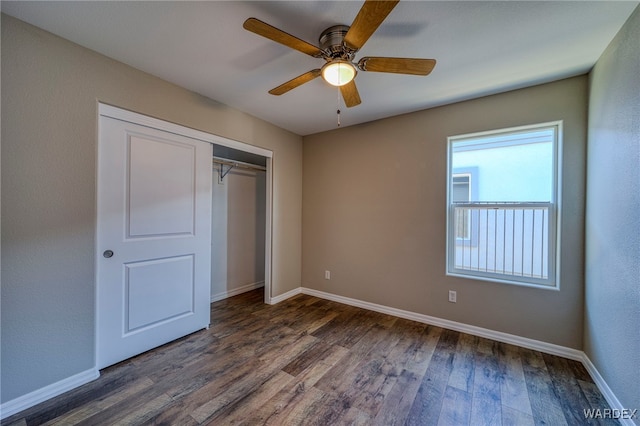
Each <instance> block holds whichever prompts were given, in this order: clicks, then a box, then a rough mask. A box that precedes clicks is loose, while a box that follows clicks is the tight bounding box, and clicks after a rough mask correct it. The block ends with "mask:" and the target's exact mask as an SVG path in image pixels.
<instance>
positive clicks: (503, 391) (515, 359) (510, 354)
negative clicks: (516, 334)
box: [499, 343, 533, 416]
mask: <svg viewBox="0 0 640 426" xmlns="http://www.w3.org/2000/svg"><path fill="white" fill-rule="evenodd" d="M499 348H500V364H501V366H502V370H503V378H502V381H501V383H500V400H501V401H502V406H503V410H504V408H505V407H509V408H511V409H515V410H518V411H520V412H523V413H524V414H527V415H529V416H533V412H532V411H531V403H530V402H529V393H528V391H527V383H526V381H525V378H524V371H523V369H522V360H521V358H520V353H519V351H518V348H516V347H515V346H512V345H507V344H504V343H502V344H500V345H499Z"/></svg>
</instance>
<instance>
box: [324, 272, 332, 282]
mask: <svg viewBox="0 0 640 426" xmlns="http://www.w3.org/2000/svg"><path fill="white" fill-rule="evenodd" d="M324 279H325V280H330V279H331V271H324Z"/></svg>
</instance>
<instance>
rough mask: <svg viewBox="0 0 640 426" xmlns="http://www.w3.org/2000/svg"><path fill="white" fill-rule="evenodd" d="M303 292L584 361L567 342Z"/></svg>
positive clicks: (315, 291) (580, 352) (306, 289)
mask: <svg viewBox="0 0 640 426" xmlns="http://www.w3.org/2000/svg"><path fill="white" fill-rule="evenodd" d="M302 293H303V294H308V295H310V296H316V297H319V298H321V299H327V300H332V301H334V302H339V303H344V304H345V305H350V306H356V307H358V308H363V309H368V310H370V311H375V312H380V313H383V314H388V315H393V316H396V317H399V318H404V319H408V320H412V321H417V322H421V323H423V324H429V325H435V326H437V327H442V328H446V329H448V330H455V331H459V332H461V333H467V334H471V335H474V336H478V337H484V338H487V339H491V340H497V341H498V342H503V343H510V344H512V345H516V346H521V347H523V348H527V349H533V350H536V351H540V352H544V353H548V354H551V355H558V356H561V357H564V358H569V359H573V360H576V361H582V359H583V352H582V351H580V350H577V349H571V348H567V347H565V346H560V345H554V344H553V343H547V342H542V341H540V340H534V339H528V338H526V337H520V336H516V335H514V334H509V333H503V332H501V331H495V330H489V329H487V328H482V327H476V326H475V325H468V324H463V323H460V322H456V321H451V320H447V319H442V318H437V317H432V316H429V315H424V314H418V313H415V312H410V311H405V310H402V309H396V308H390V307H388V306H384V305H378V304H376V303H370V302H363V301H361V300H357V299H352V298H350V297H344V296H338V295H335V294H331V293H325V292H323V291H318V290H313V289H310V288H304V287H303V288H302Z"/></svg>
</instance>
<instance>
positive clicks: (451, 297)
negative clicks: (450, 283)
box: [449, 290, 458, 303]
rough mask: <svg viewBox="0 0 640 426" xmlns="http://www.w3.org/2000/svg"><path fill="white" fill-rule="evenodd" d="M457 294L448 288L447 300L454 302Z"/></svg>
mask: <svg viewBox="0 0 640 426" xmlns="http://www.w3.org/2000/svg"><path fill="white" fill-rule="evenodd" d="M457 297H458V295H457V293H456V292H455V291H454V290H449V302H451V303H456V299H457Z"/></svg>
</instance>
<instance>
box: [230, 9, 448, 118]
mask: <svg viewBox="0 0 640 426" xmlns="http://www.w3.org/2000/svg"><path fill="white" fill-rule="evenodd" d="M398 2H399V0H392V1H378V0H366V1H365V3H364V5H362V8H360V11H359V12H358V15H357V16H356V18H355V19H354V20H353V23H352V24H351V26H350V27H349V26H347V25H334V26H332V27H330V28H327V29H326V30H324V31H323V32H322V34H320V39H319V44H320V47H316V46H314V45H313V44H310V43H307V42H306V41H304V40H301V39H299V38H297V37H295V36H292V35H291V34H288V33H286V32H284V31H282V30H280V29H278V28H275V27H273V26H271V25H269V24H267V23H265V22H262V21H260V20H259V19H256V18H249V19H247V20H246V21H245V22H244V24H243V27H244V28H245V29H246V30H248V31H251V32H253V33H256V34H258V35H260V36H262V37H266V38H268V39H270V40H273V41H275V42H278V43H281V44H283V45H285V46H288V47H290V48H292V49H295V50H298V51H300V52H302V53H306V54H307V55H310V56H313V57H314V58H322V59H324V60H325V61H326V63H325V64H324V65H323V66H322V67H321V68H317V69H313V70H311V71H308V72H306V73H304V74H302V75H299V76H298V77H295V78H293V79H291V80H289V81H287V82H286V83H283V84H281V85H280V86H278V87H276V88H274V89H271V90H270V91H269V93H270V94H272V95H282V94H283V93H286V92H288V91H289V90H291V89H295V88H296V87H298V86H301V85H303V84H304V83H308V82H309V81H311V80H313V79H315V78H317V77H320V76H322V78H323V79H324V80H325V81H327V82H328V83H329V84H331V85H333V86H338V87H340V92H341V93H342V97H343V98H344V103H345V105H346V106H347V107H353V106H356V105H359V104H360V103H361V100H360V95H359V93H358V89H357V88H356V84H355V81H354V78H355V77H356V74H357V73H358V71H374V72H388V73H397V74H412V75H428V74H430V73H431V71H432V70H433V68H434V67H435V65H436V61H435V59H417V58H389V57H377V56H371V57H364V58H361V59H360V60H359V61H358V62H354V58H355V55H356V53H357V52H358V50H360V49H361V48H362V46H364V44H365V43H366V42H367V40H368V39H369V37H371V35H372V34H373V33H374V32H375V31H376V29H377V28H378V27H379V26H380V24H381V23H382V21H384V20H385V18H386V17H387V15H389V13H391V11H392V10H393V8H394V7H395V6H396V4H398Z"/></svg>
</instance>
